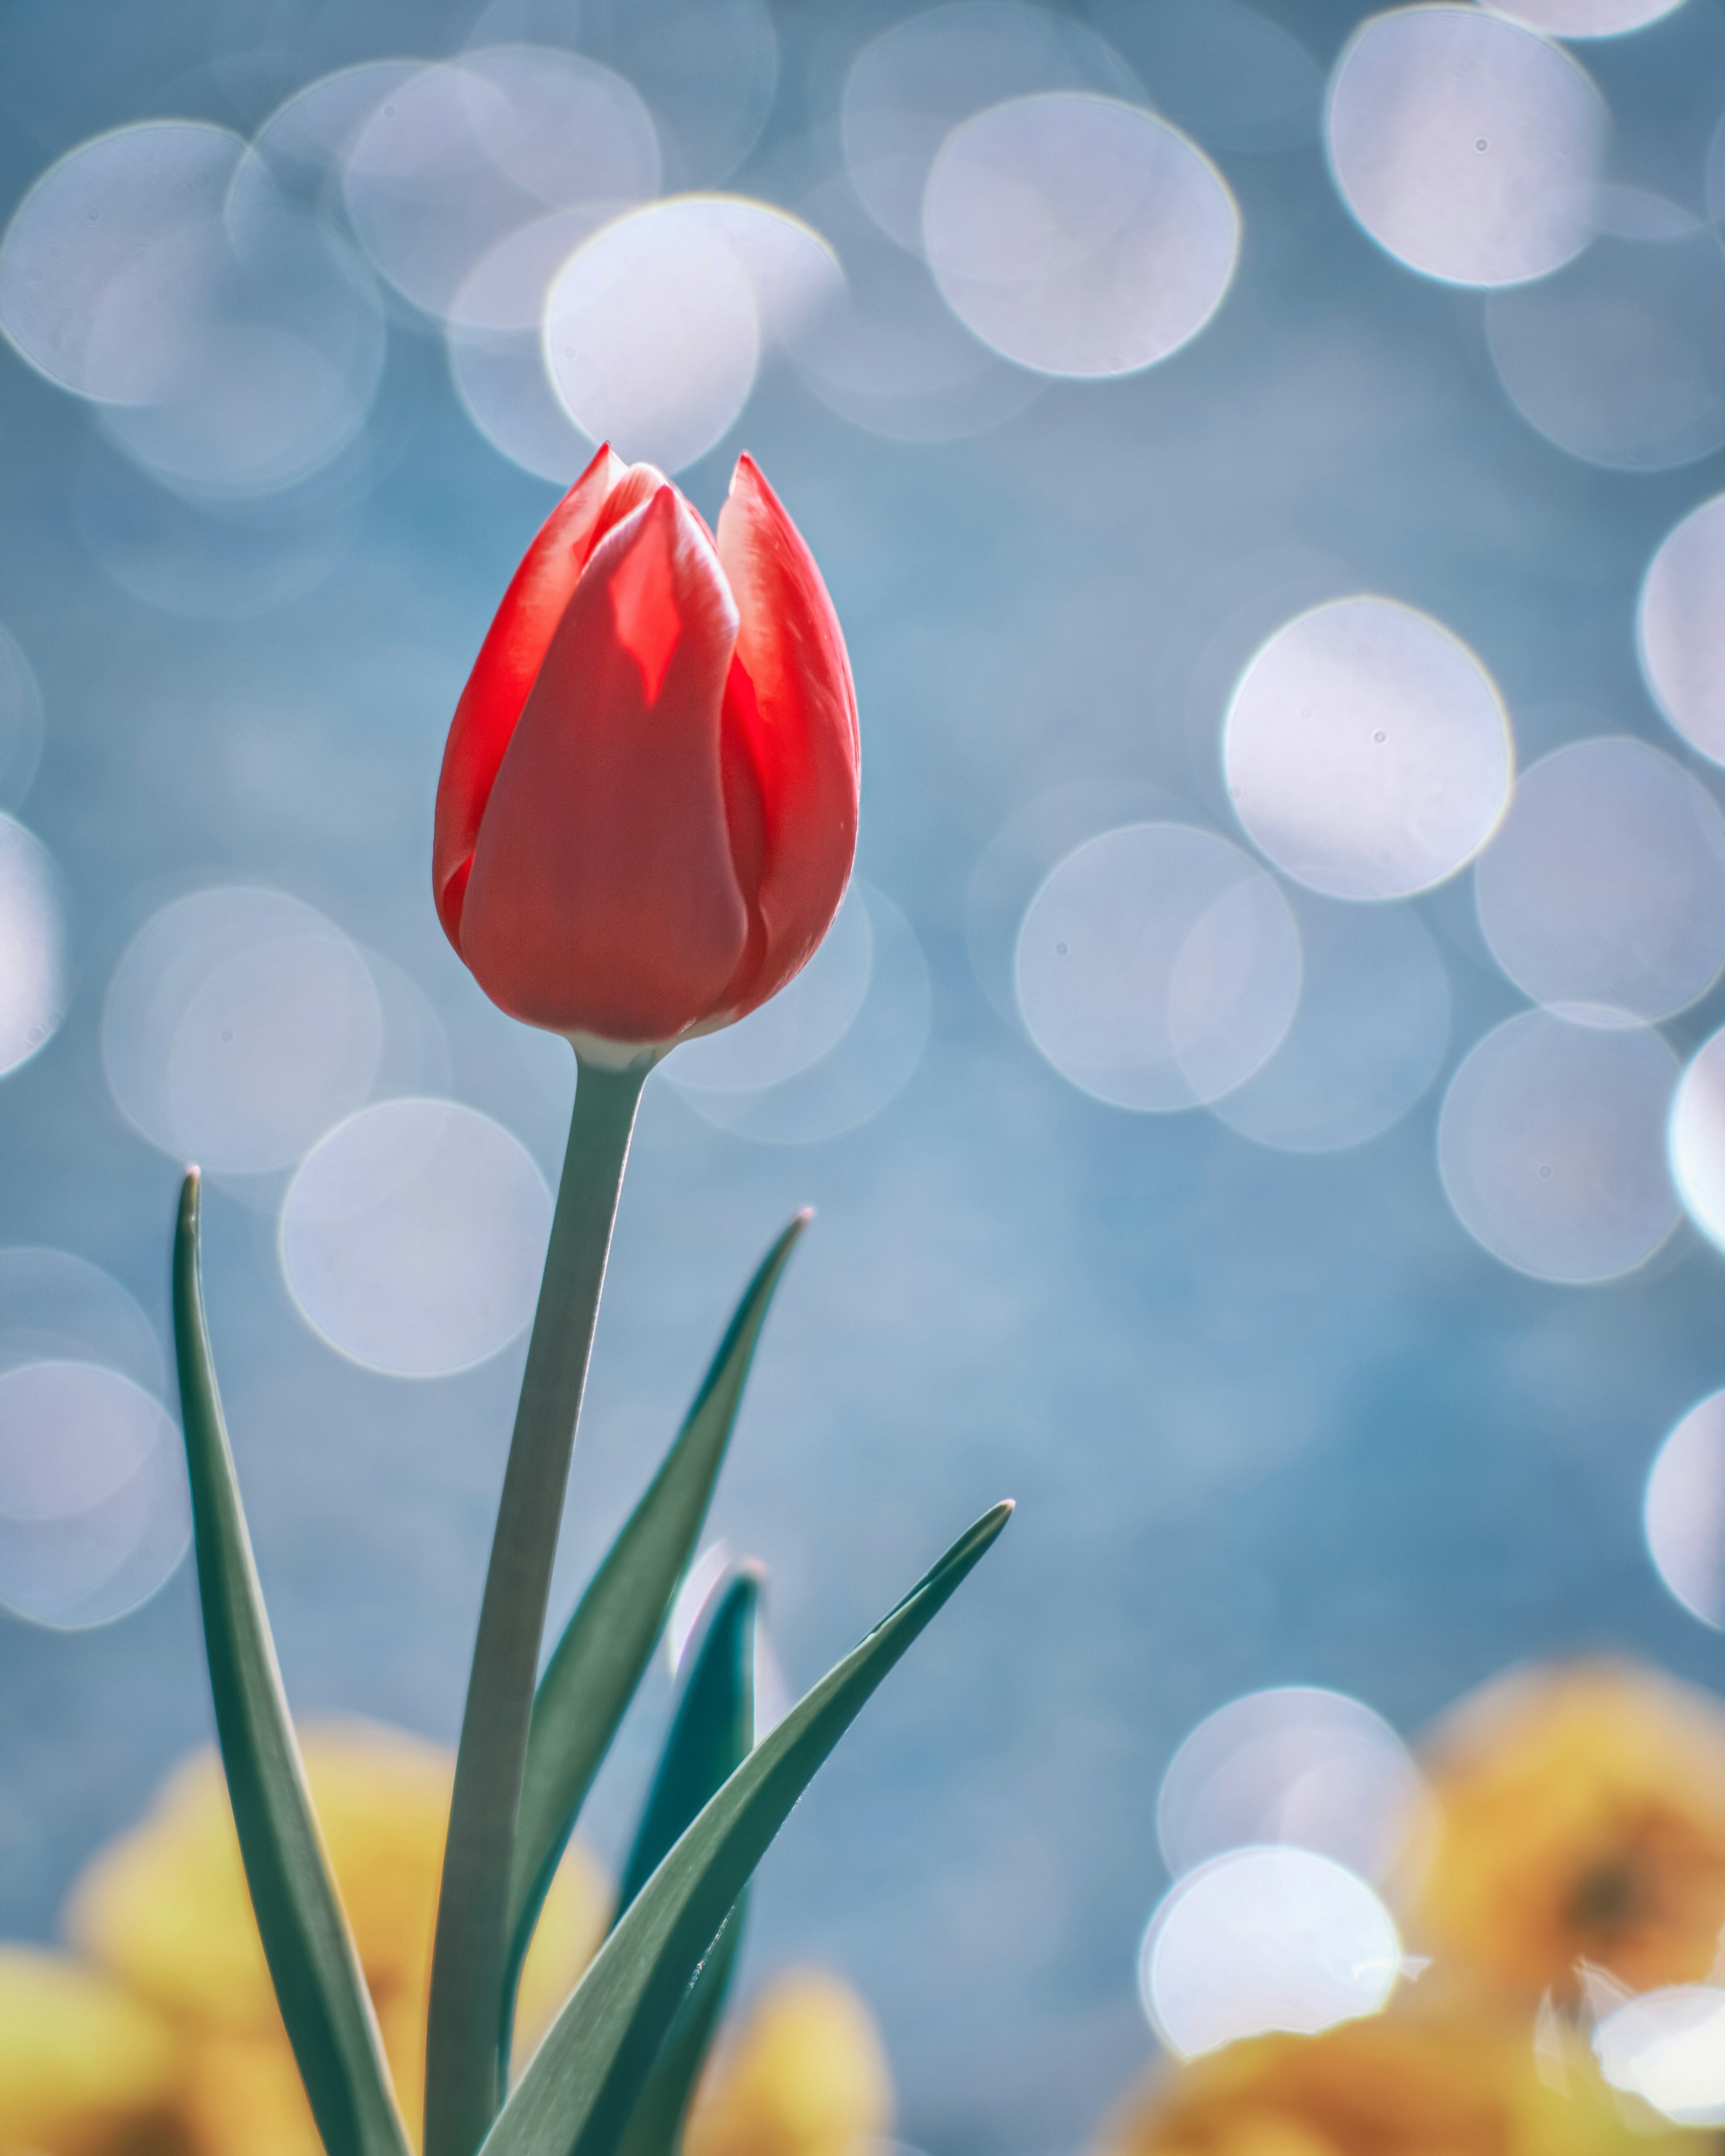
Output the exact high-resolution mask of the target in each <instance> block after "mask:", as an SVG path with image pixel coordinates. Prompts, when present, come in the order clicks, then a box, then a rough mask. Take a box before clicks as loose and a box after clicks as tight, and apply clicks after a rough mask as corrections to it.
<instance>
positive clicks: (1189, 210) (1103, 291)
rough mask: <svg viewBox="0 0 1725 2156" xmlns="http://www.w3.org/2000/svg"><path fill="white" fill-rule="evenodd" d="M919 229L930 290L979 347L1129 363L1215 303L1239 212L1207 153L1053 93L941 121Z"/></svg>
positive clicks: (1128, 366)
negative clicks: (945, 129)
mask: <svg viewBox="0 0 1725 2156" xmlns="http://www.w3.org/2000/svg"><path fill="white" fill-rule="evenodd" d="M922 234H923V240H924V244H925V245H926V247H927V253H928V259H929V262H930V264H931V265H932V269H933V270H934V275H935V279H936V281H937V283H938V285H939V286H940V289H941V291H942V294H943V295H945V297H946V300H947V303H948V305H950V306H951V307H952V311H953V312H954V313H955V314H956V315H957V316H958V318H959V320H960V321H962V322H963V324H964V325H965V326H966V327H967V328H968V329H969V330H971V331H973V333H974V334H975V335H976V336H978V337H980V338H981V339H982V341H983V343H984V344H986V345H988V346H992V347H993V350H995V351H996V352H1002V353H1004V355H1005V357H1007V358H1009V359H1011V360H1015V361H1017V362H1018V363H1019V365H1020V366H1021V367H1035V368H1037V369H1038V370H1039V371H1040V372H1043V373H1045V374H1061V375H1077V376H1096V375H1114V374H1130V373H1133V372H1137V369H1139V368H1140V367H1150V366H1153V365H1154V364H1155V362H1157V361H1158V360H1161V359H1166V358H1167V357H1168V355H1169V354H1170V353H1171V352H1177V351H1178V349H1179V348H1180V346H1182V345H1183V344H1186V343H1188V342H1189V341H1190V340H1191V339H1192V338H1193V337H1194V336H1197V334H1198V332H1199V331H1200V330H1201V329H1202V328H1203V327H1204V324H1205V323H1206V322H1207V321H1209V318H1210V316H1212V315H1213V314H1214V312H1215V311H1216V309H1217V308H1218V307H1219V305H1221V303H1222V299H1223V295H1224V294H1225V292H1226V291H1227V290H1228V286H1229V284H1230V280H1232V278H1233V275H1234V266H1235V260H1236V259H1237V257H1238V254H1239V251H1240V213H1239V211H1238V210H1237V209H1236V208H1235V204H1234V198H1233V196H1232V195H1230V193H1229V192H1228V188H1227V187H1226V185H1225V183H1224V181H1223V179H1222V177H1221V176H1220V174H1219V173H1218V172H1217V171H1216V170H1215V167H1214V166H1213V165H1211V163H1210V162H1209V159H1208V158H1206V157H1204V154H1203V152H1202V151H1199V150H1198V149H1197V148H1196V147H1195V146H1194V145H1193V144H1192V143H1190V142H1189V141H1187V139H1186V137H1185V136H1183V135H1182V134H1180V133H1179V132H1178V131H1177V130H1176V129H1174V128H1173V127H1170V126H1168V124H1167V123H1166V121H1161V120H1158V118H1157V117H1156V116H1155V115H1154V114H1153V113H1150V112H1146V111H1144V110H1142V108H1140V107H1138V106H1137V105H1127V104H1124V103H1122V102H1121V101H1120V100H1116V99H1112V98H1106V97H1097V96H1094V95H1089V94H1087V93H1086V92H1082V91H1076V90H1055V91H1050V92H1046V93H1045V94H1043V95H1040V96H1035V97H1021V98H1015V99H1014V100H1011V101H1010V102H1009V103H1008V104H1004V105H994V106H992V107H991V108H990V109H989V110H988V111H986V112H982V113H978V115H977V116H976V117H975V118H974V119H973V120H968V121H965V122H964V123H963V126H959V127H956V128H954V130H953V131H952V133H951V134H950V135H949V136H947V140H946V141H945V142H944V143H943V144H942V147H941V151H940V154H939V156H938V157H937V158H936V160H935V163H934V167H933V169H932V172H931V173H930V175H929V180H928V190H927V196H926V198H925V199H924V203H923V212H922Z"/></svg>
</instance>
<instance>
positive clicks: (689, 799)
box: [460, 485, 748, 1043]
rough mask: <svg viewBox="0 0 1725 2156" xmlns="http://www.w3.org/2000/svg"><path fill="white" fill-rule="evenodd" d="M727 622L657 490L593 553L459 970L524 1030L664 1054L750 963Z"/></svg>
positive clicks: (471, 892) (558, 642)
mask: <svg viewBox="0 0 1725 2156" xmlns="http://www.w3.org/2000/svg"><path fill="white" fill-rule="evenodd" d="M736 639H737V608H736V605H735V603H734V602H733V601H732V597H731V593H730V590H729V588H728V587H727V586H726V582H725V577H724V572H722V570H721V568H720V567H719V563H718V561H717V558H716V556H715V554H714V552H713V549H712V547H711V542H709V541H708V539H707V538H706V534H705V533H704V531H702V530H701V526H700V524H699V522H698V521H697V520H696V517H695V516H694V515H693V514H692V512H691V511H690V510H689V508H688V507H687V506H686V504H685V503H684V502H683V501H682V500H680V497H679V496H678V495H677V493H676V490H675V488H673V487H671V486H669V485H660V488H659V490H658V491H657V492H656V493H655V495H654V496H653V498H652V500H650V501H649V503H648V505H647V506H645V507H644V508H643V509H640V510H639V511H635V512H634V514H633V515H631V516H627V517H625V518H624V521H622V522H621V523H620V524H619V525H618V526H616V527H615V529H614V530H613V531H611V532H610V533H608V536H606V537H605V538H604V539H603V540H602V541H601V542H599V544H598V546H597V547H595V548H594V549H593V553H592V555H591V556H590V557H589V559H588V566H587V568H586V571H585V572H584V574H583V577H582V578H581V580H580V583H579V584H578V587H577V588H576V590H575V592H574V594H573V596H572V598H570V600H569V602H568V604H567V607H566V608H565V610H564V613H563V617H562V621H561V622H560V623H559V624H558V625H557V630H556V633H555V634H554V635H553V636H552V640H551V644H550V648H549V649H548V650H547V653H546V654H545V660H544V663H543V665H542V666H541V668H540V670H539V674H538V678H537V680H536V681H535V683H534V685H533V688H532V690H531V694H530V695H529V696H528V697H527V700H526V706H525V707H524V708H523V710H522V712H521V719H520V722H519V723H518V725H517V726H516V729H515V731H514V735H513V737H512V738H511V742H510V743H509V747H508V751H507V753H506V755H505V756H504V757H503V760H502V762H501V767H500V768H499V770H498V773H497V777H496V781H495V785H494V786H493V788H492V789H491V795H490V802H489V803H488V805H487V807H486V809H485V819H484V822H483V824H482V825H481V827H480V834H479V839H478V842H477V844H476V845H475V849H474V855H473V870H472V875H471V878H470V882H469V885H468V888H467V893H466V897H465V903H464V906H463V910H462V914H461V922H460V927H461V945H460V948H461V953H462V956H463V957H465V959H466V960H467V962H468V964H469V965H470V967H471V968H473V971H474V972H475V974H476V975H477V976H478V978H480V981H482V982H483V983H484V984H485V991H486V993H487V994H488V995H490V997H491V998H492V1000H493V1001H494V1002H495V1003H497V1004H501V1007H502V1008H503V1009H505V1010H506V1011H508V1012H509V1013H510V1014H511V1016H513V1017H516V1018H519V1019H525V1020H526V1022H527V1023H528V1024H531V1025H540V1026H544V1027H547V1028H548V1029H552V1030H553V1031H556V1032H559V1033H583V1034H596V1035H598V1036H599V1037H600V1038H601V1039H606V1040H612V1041H619V1042H639V1043H647V1042H655V1041H663V1040H669V1039H674V1038H675V1036H676V1035H677V1034H680V1033H683V1032H685V1031H686V1030H687V1029H688V1028H689V1027H691V1026H692V1025H695V1024H698V1023H699V1022H700V1021H701V1019H705V1018H706V1017H708V1016H709V1015H710V1014H711V1013H712V1012H713V1011H714V1010H715V1009H719V1008H721V1007H722V1000H721V999H722V998H723V996H724V993H725V990H726V984H727V983H729V981H730V980H731V978H732V975H733V973H735V971H736V969H737V964H738V962H739V961H740V960H741V958H742V955H743V952H744V951H745V949H746V947H747V937H748V911H747V906H746V905H745V903H744V900H743V896H742V892H741V891H740V890H739V889H738V887H737V875H736V871H735V870H734V868H733V866H732V855H731V849H730V844H729V839H728V835H727V830H726V819H725V802H724V787H723V780H722V776H721V766H720V745H719V725H720V712H721V706H722V702H723V698H724V689H725V680H726V675H727V674H728V672H729V670H730V665H731V656H732V650H733V649H734V647H735V644H736Z"/></svg>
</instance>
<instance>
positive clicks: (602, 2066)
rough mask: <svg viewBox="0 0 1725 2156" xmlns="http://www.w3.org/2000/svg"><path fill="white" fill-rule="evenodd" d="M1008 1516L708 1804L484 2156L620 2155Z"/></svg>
mask: <svg viewBox="0 0 1725 2156" xmlns="http://www.w3.org/2000/svg"><path fill="white" fill-rule="evenodd" d="M1011 1511H1012V1507H1011V1506H1010V1505H997V1506H996V1507H994V1509H993V1512H988V1513H985V1514H984V1515H983V1517H982V1518H981V1519H980V1520H978V1522H976V1524H975V1526H974V1527H971V1528H970V1529H969V1531H968V1532H967V1533H965V1534H963V1535H962V1536H961V1537H959V1539H958V1540H957V1542H956V1543H954V1544H953V1545H952V1548H951V1549H949V1550H948V1551H947V1553H946V1555H945V1556H944V1557H943V1558H942V1559H941V1561H940V1563H938V1564H937V1565H936V1566H935V1567H934V1568H933V1569H932V1571H931V1572H929V1573H927V1574H926V1575H925V1576H924V1578H922V1581H921V1582H920V1583H919V1584H918V1585H917V1586H916V1588H915V1589H912V1591H911V1594H909V1595H908V1596H906V1599H904V1601H902V1602H901V1603H900V1604H898V1605H897V1607H896V1609H894V1610H893V1611H892V1612H891V1614H890V1615H888V1616H887V1617H886V1618H884V1619H883V1620H881V1622H880V1624H879V1625H876V1626H875V1630H873V1631H872V1632H870V1634H869V1635H868V1637H867V1638H866V1639H865V1640H863V1641H862V1642H861V1644H860V1645H858V1646H857V1647H855V1648H854V1649H853V1650H851V1652H850V1654H849V1655H846V1656H845V1660H844V1661H842V1662H840V1663H839V1665H838V1666H837V1667H836V1668H834V1669H833V1670H831V1671H829V1673H828V1674H827V1676H824V1678H823V1679H822V1680H821V1681H820V1682H819V1684H818V1685H817V1686H815V1687H814V1691H811V1692H809V1693H808V1694H807V1695H806V1696H805V1697H803V1699H802V1700H801V1701H800V1702H798V1705H797V1706H796V1707H793V1709H792V1710H791V1712H790V1713H789V1714H788V1715H787V1716H786V1717H785V1719H784V1720H783V1722H780V1724H779V1725H778V1728H777V1729H775V1730H774V1731H773V1732H772V1734H771V1735H770V1736H768V1737H767V1738H763V1739H762V1742H761V1743H759V1744H757V1746H756V1748H755V1749H754V1750H753V1751H752V1753H750V1754H749V1756H748V1758H747V1759H746V1760H744V1762H743V1763H742V1766H740V1767H739V1768H737V1772H736V1773H735V1774H732V1777H731V1779H730V1780H729V1781H727V1782H726V1784H725V1786H724V1788H723V1789H721V1790H720V1791H719V1792H718V1794H716V1796H714V1797H712V1798H711V1799H709V1800H708V1802H707V1803H706V1804H705V1805H704V1806H703V1807H702V1809H701V1813H700V1815H699V1816H698V1817H697V1818H696V1820H695V1821H694V1823H693V1825H691V1826H690V1827H689V1829H688V1830H687V1831H686V1832H685V1834H683V1835H681V1837H680V1839H679V1840H678V1841H677V1843H676V1845H675V1847H674V1848H673V1849H672V1850H671V1851H670V1854H669V1856H666V1858H665V1861H664V1862H663V1863H662V1864H661V1865H660V1866H659V1869H658V1870H657V1871H655V1873H654V1874H653V1876H652V1877H651V1878H650V1879H649V1881H647V1883H646V1885H645V1886H644V1887H643V1888H642V1889H641V1891H640V1893H639V1895H638V1896H637V1897H636V1898H635V1900H634V1903H633V1905H632V1906H631V1907H630V1908H629V1912H628V1913H627V1915H626V1916H624V1918H623V1920H622V1922H620V1923H619V1925H618V1926H617V1928H616V1929H615V1930H614V1932H613V1933H612V1934H611V1936H610V1938H608V1939H607V1940H606V1942H605V1943H604V1945H603V1947H601V1948H600V1949H599V1952H598V1954H597V1956H596V1957H595V1958H594V1959H593V1963H591V1965H590V1966H589V1967H588V1971H587V1974H585V1975H584V1976H583V1978H582V1979H581V1982H580V1983H579V1984H578V1985H577V1986H576V1988H575V1990H574V1993H573V1994H572V1996H571V1998H570V1999H569V2002H568V2004H567V2006H565V2007H564V2009H563V2010H562V2014H560V2015H558V2017H557V2020H556V2022H555V2023H554V2024H553V2025H552V2029H551V2030H550V2033H549V2034H548V2035H547V2036H546V2038H545V2040H544V2041H543V2043H542V2044H541V2046H540V2047H539V2049H538V2051H536V2052H535V2054H534V2056H533V2058H532V2061H531V2064H530V2065H529V2066H528V2068H527V2071H526V2073H525V2074H523V2076H521V2085H520V2087H518V2088H517V2089H516V2092H515V2093H514V2095H513V2096H511V2097H510V2099H509V2101H508V2102H507V2103H506V2104H505V2106H504V2107H503V2109H502V2111H501V2112H500V2114H499V2115H498V2117H497V2121H496V2123H495V2125H494V2126H493V2127H492V2128H491V2131H490V2133H489V2134H488V2135H487V2136H486V2138H485V2156H614V2152H615V2150H616V2149H617V2147H618V2145H619V2142H620V2141H621V2139H622V2137H623V2133H624V2129H625V2128H626V2126H627V2123H628V2120H629V2112H630V2110H631V2109H632V2108H633V2107H634V2102H635V2099H636V2097H638V2095H639V2092H640V2090H641V2088H642V2087H643V2086H644V2083H645V2082H646V2078H647V2076H648V2073H649V2071H650V2069H651V2066H652V2063H653V2060H654V2057H655V2054H656V2053H657V2051H658V2050H659V2047H660V2044H661V2042H662V2041H663V2040H664V2038H665V2033H666V2031H667V2030H668V2029H669V2027H670V2024H671V2022H672V2020H673V2019H674V2018H675V2015H676V2012H677V2010H678V2007H679V2006H680V2003H681V2001H682V1999H683V1997H684V1995H685V1993H686V1992H687V1990H688V1989H689V1984H690V1979H691V1970H693V1969H695V1967H696V1963H698V1962H699V1961H700V1960H701V1957H702V1956H703V1954H705V1953H706V1950H707V1948H708V1946H709V1944H710V1943H711V1941H712V1939H713V1938H714V1937H715V1936H716V1933H717V1932H718V1929H719V1926H720V1924H721V1922H722V1921H723V1919H724V1916H725V1912H726V1910H727V1909H728V1908H729V1907H731V1905H732V1902H734V1901H735V1900H736V1899H737V1896H738V1894H739V1893H740V1892H742V1888H743V1886H744V1884H745V1882H746V1881H747V1879H748V1877H749V1876H750V1874H751V1873H752V1871H753V1870H754V1868H755V1866H756V1865H757V1863H759V1861H760V1860H761V1857H762V1855H763V1853H764V1852H765V1851H766V1849H767V1847H768V1844H769V1843H770V1842H771V1841H772V1840H773V1836H774V1835H776V1834H777V1833H778V1830H779V1828H780V1827H781V1826H782V1825H783V1824H784V1821H785V1820H786V1818H787V1817H788V1815H789V1813H790V1810H791V1807H792V1806H793V1804H795V1803H796V1801H797V1799H798V1797H799V1796H801V1794H803V1790H804V1789H806V1788H807V1787H808V1785H809V1781H810V1780H811V1779H812V1778H813V1776H814V1773H815V1771H816V1769H817V1768H819V1766H820V1763H821V1762H822V1761H823V1760H824V1758H826V1756H827V1754H828V1753H829V1752H830V1751H831V1750H832V1749H833V1748H834V1745H835V1744H836V1743H838V1742H839V1738H841V1737H842V1736H843V1735H844V1733H845V1731H846V1730H847V1729H848V1728H849V1727H850V1724H851V1722H853V1721H854V1720H855V1717H856V1716H857V1715H858V1713H859V1712H860V1711H861V1709H862V1707H863V1706H864V1704H865V1702H866V1701H867V1700H868V1698H869V1697H870V1695H871V1694H872V1693H873V1691H875V1687H876V1686H878V1685H879V1684H880V1681H881V1680H882V1679H883V1678H884V1677H885V1676H886V1673H887V1671H889V1670H890V1669H891V1667H892V1666H893V1665H894V1663H896V1661H898V1660H899V1658H900V1657H901V1655H903V1654H904V1653H905V1651H906V1649H907V1648H908V1647H909V1646H910V1645H911V1641H912V1640H914V1639H915V1638H916V1635H918V1633H920V1632H921V1631H922V1629H923V1627H924V1626H925V1625H927V1623H928V1621H929V1620H930V1619H931V1618H932V1616H933V1615H934V1614H935V1612H936V1611H937V1609H940V1608H941V1607H942V1605H943V1604H945V1602H946V1601H947V1599H948V1598H949V1597H950V1596H951V1595H952V1593H953V1591H954V1589H956V1588H957V1585H958V1584H959V1582H960V1581H961V1580H962V1579H963V1578H964V1577H965V1575H966V1574H967V1573H968V1572H969V1571H970V1570H971V1568H972V1567H973V1566H974V1565H975V1564H976V1563H977V1562H978V1559H979V1558H981V1556H982V1554H983V1551H984V1550H986V1549H987V1548H988V1546H989V1544H990V1543H992V1542H993V1540H994V1538H995V1537H996V1536H997V1535H998V1534H999V1532H1000V1531H1001V1529H1002V1528H1003V1527H1004V1526H1005V1524H1006V1522H1007V1519H1008V1517H1009V1516H1010V1513H1011Z"/></svg>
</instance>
